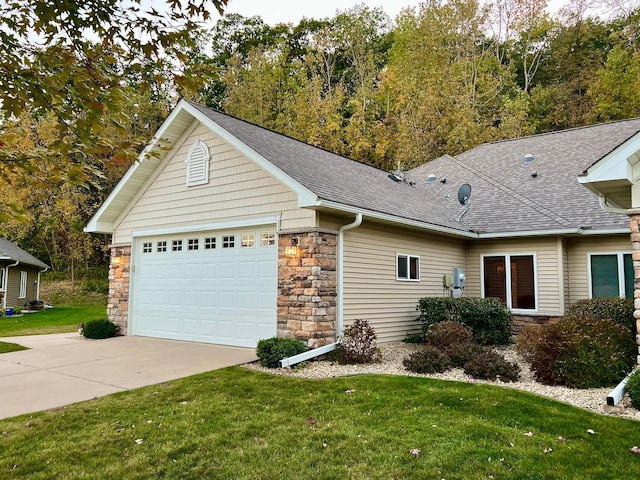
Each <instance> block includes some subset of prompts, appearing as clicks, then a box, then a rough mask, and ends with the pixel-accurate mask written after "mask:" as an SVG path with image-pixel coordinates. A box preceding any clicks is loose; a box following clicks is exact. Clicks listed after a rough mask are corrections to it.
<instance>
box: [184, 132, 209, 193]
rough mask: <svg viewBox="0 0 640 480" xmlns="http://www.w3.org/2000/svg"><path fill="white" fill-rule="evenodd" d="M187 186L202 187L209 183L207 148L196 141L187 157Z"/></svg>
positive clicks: (202, 143) (204, 144)
mask: <svg viewBox="0 0 640 480" xmlns="http://www.w3.org/2000/svg"><path fill="white" fill-rule="evenodd" d="M186 163H187V186H189V187H191V186H194V185H204V184H205V183H208V182H209V148H208V147H207V144H206V143H204V142H201V141H200V140H198V141H197V142H196V143H194V144H193V146H192V147H191V149H190V150H189V154H188V155H187V160H186Z"/></svg>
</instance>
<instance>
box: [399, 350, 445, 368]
mask: <svg viewBox="0 0 640 480" xmlns="http://www.w3.org/2000/svg"><path fill="white" fill-rule="evenodd" d="M402 364H403V365H404V368H406V369H407V370H409V371H410V372H415V373H436V372H444V371H445V370H446V369H447V368H448V367H449V359H448V357H447V355H446V354H445V353H443V352H441V351H440V350H438V349H437V348H436V347H434V346H433V345H424V346H421V347H420V350H418V351H417V352H413V353H412V354H411V355H409V356H408V357H407V358H405V359H404V360H403V361H402Z"/></svg>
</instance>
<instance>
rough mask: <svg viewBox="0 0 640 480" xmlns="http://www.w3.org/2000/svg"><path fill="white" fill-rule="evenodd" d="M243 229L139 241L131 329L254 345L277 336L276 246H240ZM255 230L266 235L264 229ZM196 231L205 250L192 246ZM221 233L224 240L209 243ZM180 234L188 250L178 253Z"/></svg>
mask: <svg viewBox="0 0 640 480" xmlns="http://www.w3.org/2000/svg"><path fill="white" fill-rule="evenodd" d="M263 230H264V227H261V228H260V231H263ZM243 233H244V231H236V232H230V231H219V232H205V233H202V234H193V233H191V234H184V235H180V234H176V235H171V236H162V237H156V238H145V239H144V242H145V243H147V244H148V243H151V244H152V248H151V251H150V252H149V249H147V250H146V251H145V252H143V251H142V248H141V247H142V243H143V242H142V241H140V242H138V243H137V244H136V248H137V247H140V249H139V250H136V255H135V256H134V262H135V265H134V269H133V270H132V271H133V272H134V274H133V277H132V292H133V294H132V295H133V298H132V309H131V315H130V319H131V331H132V333H133V334H134V335H145V336H155V337H161V338H175V339H182V340H194V341H200V342H210V343H220V344H228V345H238V346H247V347H255V345H256V343H257V341H258V340H259V339H261V338H268V337H272V336H274V335H275V334H276V323H277V321H276V310H277V308H276V293H277V248H276V247H275V246H274V245H271V246H261V245H254V246H252V247H241V242H240V241H239V239H240V238H242V234H243ZM249 233H255V238H259V232H258V231H257V230H255V231H250V232H249ZM196 237H198V241H197V242H196V243H197V244H198V249H197V250H196V249H192V250H189V249H188V246H189V245H190V242H189V240H190V239H194V238H196ZM214 237H215V238H216V239H217V241H214V242H210V241H208V239H210V238H214ZM224 237H227V238H231V237H234V238H235V242H234V244H233V246H229V245H230V244H228V245H227V248H222V247H223V245H224V244H223V238H224ZM174 240H175V241H176V242H178V243H179V242H180V240H181V241H182V247H183V250H182V251H172V246H173V245H174V243H173V242H174ZM212 243H213V245H212ZM162 245H166V246H167V248H166V251H162V248H161V247H162ZM205 245H209V247H210V248H205Z"/></svg>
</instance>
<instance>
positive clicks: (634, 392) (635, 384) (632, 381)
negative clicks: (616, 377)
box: [624, 369, 640, 410]
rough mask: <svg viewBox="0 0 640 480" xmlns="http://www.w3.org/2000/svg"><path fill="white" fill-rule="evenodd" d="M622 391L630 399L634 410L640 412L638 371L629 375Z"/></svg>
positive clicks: (639, 371) (639, 374) (639, 372)
mask: <svg viewBox="0 0 640 480" xmlns="http://www.w3.org/2000/svg"><path fill="white" fill-rule="evenodd" d="M624 391H625V392H626V393H628V394H629V397H631V402H632V403H633V406H634V408H636V409H638V410H640V369H639V370H636V371H635V372H633V373H632V374H631V376H630V377H629V380H627V384H626V385H625V386H624Z"/></svg>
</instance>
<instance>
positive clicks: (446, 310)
mask: <svg viewBox="0 0 640 480" xmlns="http://www.w3.org/2000/svg"><path fill="white" fill-rule="evenodd" d="M417 309H418V310H419V311H420V316H419V317H418V318H417V319H416V321H418V322H420V323H421V324H422V331H423V333H424V335H425V337H426V335H427V333H428V331H429V327H430V326H431V325H433V324H435V323H439V322H444V321H455V322H460V323H463V324H464V325H466V326H467V327H468V328H469V329H470V330H471V332H472V333H473V339H474V341H475V342H476V343H478V344H480V345H507V344H509V343H511V329H512V325H513V317H512V315H511V312H510V311H509V310H508V309H507V308H506V307H505V306H504V305H503V304H502V303H501V302H500V300H498V299H496V298H450V297H426V298H421V299H419V300H418V306H417Z"/></svg>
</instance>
